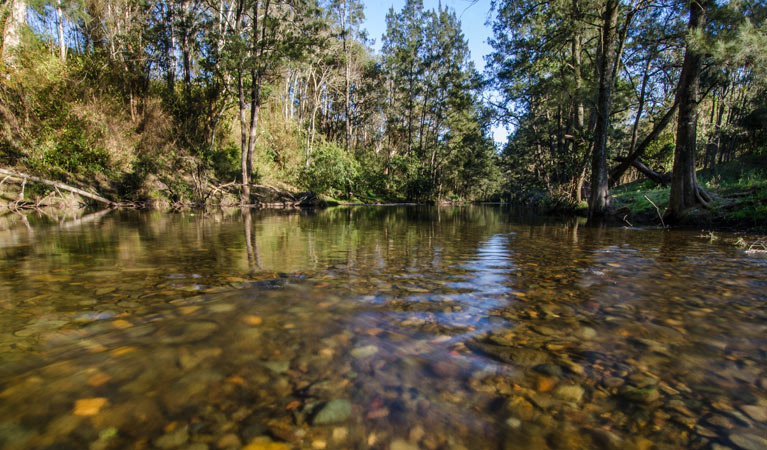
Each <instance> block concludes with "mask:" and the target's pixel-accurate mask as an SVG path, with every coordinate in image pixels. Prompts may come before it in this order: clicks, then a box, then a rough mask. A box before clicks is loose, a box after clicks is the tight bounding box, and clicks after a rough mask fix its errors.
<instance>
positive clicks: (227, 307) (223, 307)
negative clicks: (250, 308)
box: [208, 303, 235, 313]
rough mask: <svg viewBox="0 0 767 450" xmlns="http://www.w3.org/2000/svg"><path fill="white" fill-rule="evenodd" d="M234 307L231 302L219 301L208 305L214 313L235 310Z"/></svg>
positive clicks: (209, 309)
mask: <svg viewBox="0 0 767 450" xmlns="http://www.w3.org/2000/svg"><path fill="white" fill-rule="evenodd" d="M234 309H235V307H234V305H232V304H231V303H219V304H217V305H210V306H209V307H208V311H210V312H212V313H227V312H232V311H234Z"/></svg>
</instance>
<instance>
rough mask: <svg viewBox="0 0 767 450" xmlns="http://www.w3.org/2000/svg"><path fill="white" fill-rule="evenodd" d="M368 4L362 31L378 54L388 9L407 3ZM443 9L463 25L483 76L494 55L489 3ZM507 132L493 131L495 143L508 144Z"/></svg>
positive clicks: (378, 0) (459, 0) (426, 0)
mask: <svg viewBox="0 0 767 450" xmlns="http://www.w3.org/2000/svg"><path fill="white" fill-rule="evenodd" d="M363 3H364V4H365V21H364V22H363V24H362V27H363V28H364V29H366V30H367V32H368V37H369V38H371V39H374V40H375V43H374V44H373V48H374V49H375V50H376V52H377V51H379V50H380V49H381V35H382V34H383V33H384V32H385V31H386V13H387V12H389V8H391V7H394V10H395V11H400V10H401V9H402V6H403V5H404V4H405V0H363ZM438 5H439V0H423V7H424V9H436V8H437V6H438ZM442 5H443V6H449V7H450V8H452V9H453V10H455V12H456V14H457V15H458V18H459V20H460V21H461V28H462V29H463V34H464V36H465V37H466V40H467V41H468V42H469V51H470V52H471V59H472V60H473V61H474V64H475V65H476V66H477V69H478V70H479V71H480V72H482V71H483V70H484V68H485V61H484V58H483V57H484V56H485V55H486V54H488V53H490V51H491V47H490V45H489V44H488V43H487V39H488V38H489V37H490V35H491V34H492V31H491V29H490V27H489V26H488V25H485V22H486V21H487V19H488V14H489V12H490V0H476V1H471V0H442ZM507 134H508V133H507V132H506V130H504V129H503V128H499V127H493V137H494V138H495V141H496V142H498V143H500V144H503V143H505V142H506V136H507Z"/></svg>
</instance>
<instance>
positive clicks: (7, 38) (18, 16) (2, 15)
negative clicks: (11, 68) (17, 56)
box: [0, 0, 27, 65]
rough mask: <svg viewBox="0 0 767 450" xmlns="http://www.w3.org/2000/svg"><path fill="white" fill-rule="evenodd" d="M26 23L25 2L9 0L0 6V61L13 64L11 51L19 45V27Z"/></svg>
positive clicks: (22, 0)
mask: <svg viewBox="0 0 767 450" xmlns="http://www.w3.org/2000/svg"><path fill="white" fill-rule="evenodd" d="M26 23H27V3H26V1H24V0H9V1H6V2H5V3H4V4H3V6H2V7H0V26H2V33H1V34H0V37H2V39H3V41H2V43H0V56H1V57H2V62H3V63H5V64H7V65H13V52H14V51H15V50H16V49H17V48H18V47H19V45H21V28H22V27H23V26H24V25H25V24H26Z"/></svg>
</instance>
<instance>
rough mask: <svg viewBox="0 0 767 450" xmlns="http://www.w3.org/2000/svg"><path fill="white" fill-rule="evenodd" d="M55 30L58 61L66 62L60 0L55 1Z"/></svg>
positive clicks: (65, 45)
mask: <svg viewBox="0 0 767 450" xmlns="http://www.w3.org/2000/svg"><path fill="white" fill-rule="evenodd" d="M56 19H57V21H58V23H57V26H56V28H57V29H58V32H59V59H61V63H62V64H64V63H66V62H67V43H66V41H64V11H63V10H62V9H61V0H56Z"/></svg>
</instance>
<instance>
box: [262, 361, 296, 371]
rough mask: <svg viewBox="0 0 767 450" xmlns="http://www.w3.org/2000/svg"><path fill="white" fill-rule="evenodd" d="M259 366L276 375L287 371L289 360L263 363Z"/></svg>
mask: <svg viewBox="0 0 767 450" xmlns="http://www.w3.org/2000/svg"><path fill="white" fill-rule="evenodd" d="M261 364H262V365H263V366H264V367H266V368H267V369H269V370H271V371H272V372H274V373H277V374H280V373H284V372H287V370H288V369H289V368H290V360H289V359H281V360H278V361H264V362H262V363H261Z"/></svg>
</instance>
